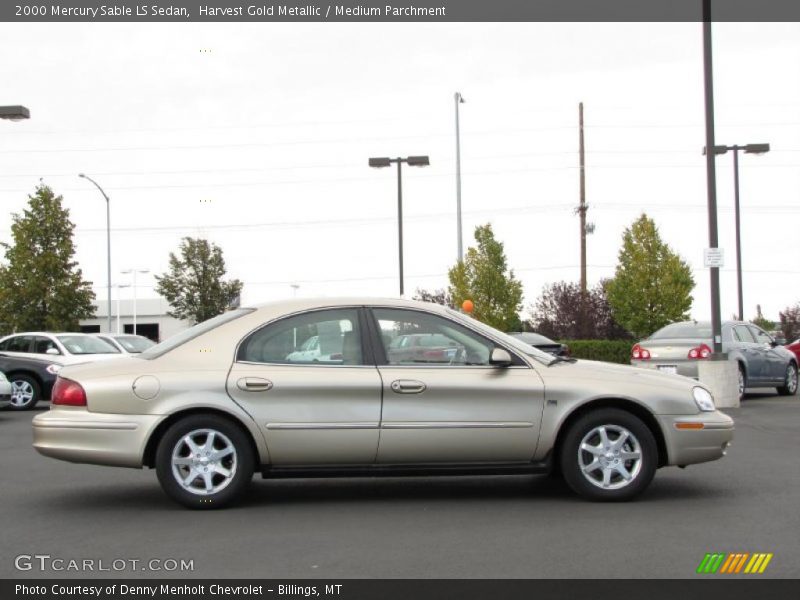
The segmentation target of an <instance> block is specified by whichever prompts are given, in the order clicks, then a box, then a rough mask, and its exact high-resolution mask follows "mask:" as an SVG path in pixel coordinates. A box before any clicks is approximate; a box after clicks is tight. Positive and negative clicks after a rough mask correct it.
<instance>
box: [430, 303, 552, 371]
mask: <svg viewBox="0 0 800 600" xmlns="http://www.w3.org/2000/svg"><path fill="white" fill-rule="evenodd" d="M446 310H447V312H448V313H449V314H450V315H451V316H453V317H455V318H456V319H458V320H459V321H461V322H462V323H468V324H469V325H470V326H472V327H474V328H476V329H478V330H480V331H484V332H486V333H488V334H490V335H493V336H495V337H498V338H500V339H501V340H502V341H503V343H504V344H507V345H509V346H511V347H512V348H514V350H516V351H517V352H519V353H521V354H524V355H526V356H530V357H531V358H534V359H536V360H538V361H539V362H540V363H542V364H544V365H548V366H549V365H551V364H553V363H554V362H559V358H558V357H556V356H553V355H552V354H548V353H547V352H543V351H541V350H539V349H538V348H534V347H533V346H531V345H529V344H526V343H525V342H523V341H522V340H519V339H517V338H515V337H513V336H510V335H508V334H507V333H503V332H502V331H500V330H499V329H495V328H494V327H490V326H489V325H486V324H485V323H481V322H480V321H478V320H477V319H473V318H472V317H467V316H466V315H463V314H461V313H460V312H458V311H456V310H453V309H452V308H447V309H446Z"/></svg>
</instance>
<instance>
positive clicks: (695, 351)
mask: <svg viewBox="0 0 800 600" xmlns="http://www.w3.org/2000/svg"><path fill="white" fill-rule="evenodd" d="M709 356H711V348H709V347H708V346H706V345H705V344H700V345H699V346H698V347H697V348H692V349H691V350H689V354H687V357H688V358H691V359H692V360H702V359H704V358H708V357H709Z"/></svg>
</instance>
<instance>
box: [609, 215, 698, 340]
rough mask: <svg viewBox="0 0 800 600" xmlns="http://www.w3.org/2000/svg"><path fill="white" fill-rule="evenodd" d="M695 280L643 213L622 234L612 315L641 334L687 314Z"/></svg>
mask: <svg viewBox="0 0 800 600" xmlns="http://www.w3.org/2000/svg"><path fill="white" fill-rule="evenodd" d="M692 289H694V278H693V277H692V271H691V269H690V268H689V265H688V264H686V262H684V261H683V259H681V257H680V256H678V255H677V254H676V253H675V252H673V251H672V249H670V247H669V246H668V245H667V244H666V243H664V242H663V241H662V240H661V236H660V235H659V233H658V228H657V227H656V224H655V222H654V221H653V220H652V219H650V218H649V217H648V216H647V215H645V214H642V216H641V217H639V218H638V219H637V220H636V221H634V222H633V224H632V225H631V226H630V227H629V228H628V229H626V230H625V232H624V233H623V235H622V248H621V249H620V251H619V263H618V264H617V270H616V273H615V275H614V279H612V280H611V281H609V282H608V284H607V286H606V290H607V293H608V301H609V303H610V304H611V308H612V309H613V311H614V318H615V319H616V320H617V322H618V323H620V324H621V325H622V326H623V327H625V329H627V330H628V331H630V332H631V333H632V334H634V335H636V336H638V337H643V336H647V335H650V334H651V333H653V332H654V331H656V330H657V329H659V328H661V327H663V326H664V325H667V324H668V323H672V322H674V321H681V320H685V319H688V318H689V309H690V308H691V307H692Z"/></svg>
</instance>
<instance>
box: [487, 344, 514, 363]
mask: <svg viewBox="0 0 800 600" xmlns="http://www.w3.org/2000/svg"><path fill="white" fill-rule="evenodd" d="M513 362H514V361H513V360H512V359H511V355H510V354H509V353H508V351H507V350H503V349H502V348H494V349H493V350H492V354H491V356H490V357H489V364H490V365H493V366H495V367H508V366H511V365H512V364H513Z"/></svg>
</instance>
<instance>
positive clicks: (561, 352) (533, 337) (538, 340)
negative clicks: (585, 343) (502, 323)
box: [508, 331, 569, 356]
mask: <svg viewBox="0 0 800 600" xmlns="http://www.w3.org/2000/svg"><path fill="white" fill-rule="evenodd" d="M508 335H512V336H514V337H515V338H518V339H519V340H521V341H523V342H525V343H526V344H530V345H531V346H533V347H534V348H538V349H539V350H541V351H542V352H547V353H548V354H552V355H553V356H569V346H567V345H566V344H559V343H558V342H555V341H553V340H551V339H550V338H548V337H545V336H543V335H540V334H538V333H533V332H532V331H515V332H512V333H509V334H508Z"/></svg>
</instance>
